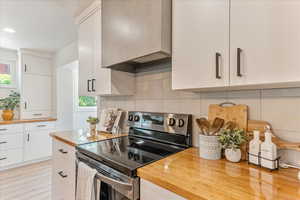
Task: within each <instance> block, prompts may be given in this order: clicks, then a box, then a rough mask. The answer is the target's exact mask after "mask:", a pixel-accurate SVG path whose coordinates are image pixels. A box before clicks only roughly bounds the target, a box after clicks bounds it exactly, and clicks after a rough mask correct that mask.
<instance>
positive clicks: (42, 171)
mask: <svg viewBox="0 0 300 200" xmlns="http://www.w3.org/2000/svg"><path fill="white" fill-rule="evenodd" d="M51 170H52V169H51V161H45V162H41V163H38V164H33V165H28V166H24V167H19V168H16V169H11V170H7V171H3V172H0V200H51Z"/></svg>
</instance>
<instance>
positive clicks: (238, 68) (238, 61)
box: [236, 48, 243, 77]
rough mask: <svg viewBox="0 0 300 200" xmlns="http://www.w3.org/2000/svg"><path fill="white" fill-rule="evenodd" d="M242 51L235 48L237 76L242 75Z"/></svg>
mask: <svg viewBox="0 0 300 200" xmlns="http://www.w3.org/2000/svg"><path fill="white" fill-rule="evenodd" d="M242 52H243V50H242V49H241V48H237V74H236V75H237V76H238V77H242V76H243V75H242V73H241V53H242Z"/></svg>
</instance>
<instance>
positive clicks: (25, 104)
mask: <svg viewBox="0 0 300 200" xmlns="http://www.w3.org/2000/svg"><path fill="white" fill-rule="evenodd" d="M24 108H25V109H27V102H26V101H25V102H24Z"/></svg>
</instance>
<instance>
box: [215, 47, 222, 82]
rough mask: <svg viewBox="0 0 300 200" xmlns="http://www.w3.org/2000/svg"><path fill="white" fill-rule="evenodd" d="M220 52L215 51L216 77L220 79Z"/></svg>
mask: <svg viewBox="0 0 300 200" xmlns="http://www.w3.org/2000/svg"><path fill="white" fill-rule="evenodd" d="M221 56H222V55H221V54H220V53H216V79H221V78H222V77H221V75H220V58H221Z"/></svg>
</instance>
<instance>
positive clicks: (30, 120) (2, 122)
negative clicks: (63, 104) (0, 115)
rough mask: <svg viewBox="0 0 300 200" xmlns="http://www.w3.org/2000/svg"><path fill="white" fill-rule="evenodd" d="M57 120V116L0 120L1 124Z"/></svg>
mask: <svg viewBox="0 0 300 200" xmlns="http://www.w3.org/2000/svg"><path fill="white" fill-rule="evenodd" d="M56 120H57V119H56V118H40V119H16V120H11V121H0V125H9V124H22V123H34V122H50V121H56Z"/></svg>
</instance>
